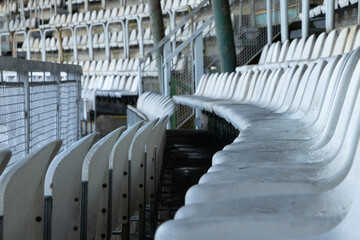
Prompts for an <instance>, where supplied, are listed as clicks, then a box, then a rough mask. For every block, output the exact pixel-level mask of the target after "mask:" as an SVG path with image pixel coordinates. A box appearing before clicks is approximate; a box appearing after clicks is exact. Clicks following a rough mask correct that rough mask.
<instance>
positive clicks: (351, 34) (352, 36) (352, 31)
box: [344, 25, 359, 53]
mask: <svg viewBox="0 0 360 240" xmlns="http://www.w3.org/2000/svg"><path fill="white" fill-rule="evenodd" d="M358 30H359V26H358V25H354V26H352V27H351V29H350V32H349V35H348V38H347V40H346V45H345V48H344V53H348V52H350V51H352V50H353V46H354V43H355V37H356V35H357V33H358Z"/></svg>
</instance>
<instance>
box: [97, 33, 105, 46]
mask: <svg viewBox="0 0 360 240" xmlns="http://www.w3.org/2000/svg"><path fill="white" fill-rule="evenodd" d="M104 42H105V33H103V32H102V33H101V34H100V36H99V40H98V43H99V44H102V43H104Z"/></svg>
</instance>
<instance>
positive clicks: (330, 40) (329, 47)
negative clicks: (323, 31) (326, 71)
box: [320, 30, 337, 58]
mask: <svg viewBox="0 0 360 240" xmlns="http://www.w3.org/2000/svg"><path fill="white" fill-rule="evenodd" d="M336 39H337V31H336V30H332V31H331V32H330V33H329V34H328V35H327V37H326V40H325V42H324V47H323V48H322V49H323V50H322V53H321V55H320V57H321V58H326V57H330V56H332V52H333V50H334V46H335V42H336Z"/></svg>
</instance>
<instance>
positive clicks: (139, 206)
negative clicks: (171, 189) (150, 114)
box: [129, 119, 158, 235]
mask: <svg viewBox="0 0 360 240" xmlns="http://www.w3.org/2000/svg"><path fill="white" fill-rule="evenodd" d="M157 121H158V120H157V119H155V120H153V121H150V122H148V123H146V124H145V125H144V126H143V127H141V128H140V129H139V130H138V131H137V132H136V134H135V136H134V139H133V141H132V143H131V146H130V149H129V164H130V182H131V183H130V186H131V190H130V195H129V197H130V199H129V202H130V206H129V208H130V216H138V217H139V235H142V234H144V232H142V233H141V231H143V230H145V207H146V206H145V196H146V187H145V186H146V183H145V173H146V168H145V166H146V161H147V158H146V144H147V142H148V141H149V137H150V134H151V131H152V128H153V127H154V125H155V123H156V122H157Z"/></svg>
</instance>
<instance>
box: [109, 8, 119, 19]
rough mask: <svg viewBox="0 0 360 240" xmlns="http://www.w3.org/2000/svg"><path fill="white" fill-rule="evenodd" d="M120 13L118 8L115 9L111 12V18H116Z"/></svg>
mask: <svg viewBox="0 0 360 240" xmlns="http://www.w3.org/2000/svg"><path fill="white" fill-rule="evenodd" d="M118 11H119V10H118V9H117V8H113V9H112V11H111V15H110V17H111V18H116V17H117V15H118Z"/></svg>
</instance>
